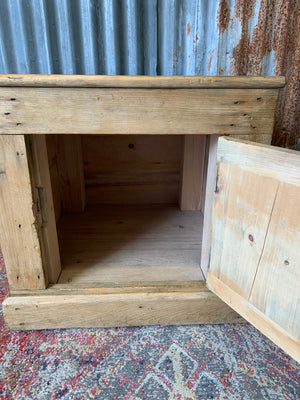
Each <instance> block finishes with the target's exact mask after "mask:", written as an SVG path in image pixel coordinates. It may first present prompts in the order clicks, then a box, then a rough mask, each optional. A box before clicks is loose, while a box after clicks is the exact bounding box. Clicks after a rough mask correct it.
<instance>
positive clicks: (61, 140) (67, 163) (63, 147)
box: [56, 135, 85, 213]
mask: <svg viewBox="0 0 300 400" xmlns="http://www.w3.org/2000/svg"><path fill="white" fill-rule="evenodd" d="M56 144H57V153H56V154H57V167H58V176H59V188H60V198H61V202H62V207H63V212H64V213H68V212H82V211H83V210H84V208H85V180H84V170H83V157H82V146H81V137H80V136H76V135H57V137H56Z"/></svg>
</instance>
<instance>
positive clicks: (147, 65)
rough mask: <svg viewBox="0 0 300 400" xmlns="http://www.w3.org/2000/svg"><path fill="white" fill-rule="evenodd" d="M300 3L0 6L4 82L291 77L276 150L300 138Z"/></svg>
mask: <svg viewBox="0 0 300 400" xmlns="http://www.w3.org/2000/svg"><path fill="white" fill-rule="evenodd" d="M299 25H300V13H299V0H0V73H38V74H41V73H44V74H53V73H56V74H110V75H115V74H128V75H143V74H146V75H245V74H246V75H286V76H287V78H288V85H287V87H286V88H285V90H284V91H283V92H282V94H281V96H280V101H279V105H278V110H277V115H276V124H275V132H274V138H273V142H274V143H276V144H280V145H283V146H293V145H294V144H295V142H296V139H297V138H298V137H299V136H300V127H299V118H300V106H299V101H298V100H299V93H300V73H299V71H300V33H299V31H300V28H299Z"/></svg>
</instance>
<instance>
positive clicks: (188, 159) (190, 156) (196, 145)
mask: <svg viewBox="0 0 300 400" xmlns="http://www.w3.org/2000/svg"><path fill="white" fill-rule="evenodd" d="M205 147H206V136H200V135H191V136H185V137H184V149H183V160H182V167H181V168H182V169H181V193H180V201H179V202H180V209H181V210H182V211H184V210H198V211H199V210H201V194H202V184H203V168H204V159H205Z"/></svg>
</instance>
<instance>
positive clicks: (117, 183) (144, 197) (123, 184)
mask: <svg viewBox="0 0 300 400" xmlns="http://www.w3.org/2000/svg"><path fill="white" fill-rule="evenodd" d="M182 145H183V138H182V136H168V135H165V136H151V135H150V136H149V135H117V136H105V135H97V136H94V135H87V136H86V135H84V136H82V148H83V160H84V176H85V185H86V199H87V204H108V203H109V204H122V203H123V204H124V203H129V204H130V203H131V204H134V203H176V204H177V203H178V198H179V186H180V168H181V159H182V151H183V149H182Z"/></svg>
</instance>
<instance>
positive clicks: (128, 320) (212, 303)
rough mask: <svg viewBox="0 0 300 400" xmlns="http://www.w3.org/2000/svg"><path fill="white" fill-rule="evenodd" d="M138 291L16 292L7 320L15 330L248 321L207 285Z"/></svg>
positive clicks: (6, 308) (9, 302)
mask: <svg viewBox="0 0 300 400" xmlns="http://www.w3.org/2000/svg"><path fill="white" fill-rule="evenodd" d="M133 289H134V290H132V291H130V289H129V288H126V290H125V291H123V293H122V291H121V292H120V293H118V292H116V290H113V291H112V292H111V293H110V292H109V290H107V289H106V290H105V291H103V290H100V289H99V290H89V289H86V290H82V289H81V290H80V289H79V290H76V289H72V290H58V291H57V294H56V293H55V290H54V289H50V291H49V290H48V289H47V290H45V291H43V293H39V292H36V291H35V292H32V293H31V292H30V291H29V292H27V293H26V294H24V292H23V293H22V294H17V293H16V292H15V293H14V294H13V295H9V296H8V297H7V298H6V299H5V301H4V303H3V314H4V319H5V322H6V325H7V326H8V328H10V329H15V330H27V329H54V328H92V327H118V326H139V325H156V324H160V325H189V324H207V323H211V324H220V323H232V322H244V319H243V318H241V317H240V316H239V315H238V314H237V313H236V312H234V311H233V310H232V309H231V308H230V307H228V306H227V305H226V304H225V303H223V302H222V301H221V300H220V299H219V298H218V297H217V296H215V295H214V294H213V293H212V292H210V291H209V290H208V289H207V288H206V287H205V284H203V286H200V287H199V288H197V290H195V288H188V287H187V288H184V287H182V288H181V287H180V288H177V289H176V290H174V289H170V290H163V289H162V288H160V289H159V290H152V291H147V290H140V288H133Z"/></svg>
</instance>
